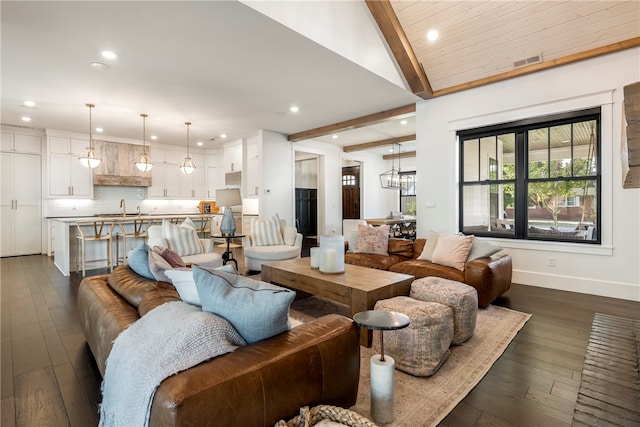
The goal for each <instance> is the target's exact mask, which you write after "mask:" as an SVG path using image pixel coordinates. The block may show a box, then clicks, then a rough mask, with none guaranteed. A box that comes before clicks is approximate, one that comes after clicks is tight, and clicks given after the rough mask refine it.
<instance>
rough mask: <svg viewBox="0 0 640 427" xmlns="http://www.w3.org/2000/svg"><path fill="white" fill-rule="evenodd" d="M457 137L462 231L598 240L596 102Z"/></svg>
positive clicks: (461, 134) (571, 240)
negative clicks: (592, 105)
mask: <svg viewBox="0 0 640 427" xmlns="http://www.w3.org/2000/svg"><path fill="white" fill-rule="evenodd" d="M458 138H459V141H460V229H461V230H462V231H463V233H465V234H476V235H481V236H494V237H507V238H514V239H529V240H550V241H570V242H576V243H599V242H600V235H599V231H598V230H599V229H600V227H599V222H600V199H601V198H600V187H601V186H600V144H599V142H600V109H599V108H597V109H591V110H586V111H579V112H572V113H566V114H560V115H555V116H553V117H545V118H540V119H531V120H524V121H520V122H515V123H508V124H504V125H498V126H491V127H486V128H481V129H472V130H466V131H460V132H458Z"/></svg>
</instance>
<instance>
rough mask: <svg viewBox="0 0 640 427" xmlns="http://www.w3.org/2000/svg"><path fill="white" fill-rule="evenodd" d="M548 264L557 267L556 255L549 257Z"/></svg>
mask: <svg viewBox="0 0 640 427" xmlns="http://www.w3.org/2000/svg"><path fill="white" fill-rule="evenodd" d="M547 266H548V267H555V266H556V259H555V258H554V257H552V256H550V257H549V258H547Z"/></svg>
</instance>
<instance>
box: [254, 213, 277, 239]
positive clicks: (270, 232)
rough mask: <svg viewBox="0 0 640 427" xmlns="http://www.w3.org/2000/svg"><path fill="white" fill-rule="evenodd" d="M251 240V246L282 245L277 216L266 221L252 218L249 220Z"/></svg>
mask: <svg viewBox="0 0 640 427" xmlns="http://www.w3.org/2000/svg"><path fill="white" fill-rule="evenodd" d="M251 239H252V241H253V246H274V245H284V241H283V240H282V234H281V233H280V218H279V217H278V214H275V215H274V216H272V217H271V218H269V219H267V220H260V219H257V218H253V219H252V220H251Z"/></svg>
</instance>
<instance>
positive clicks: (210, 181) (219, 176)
mask: <svg viewBox="0 0 640 427" xmlns="http://www.w3.org/2000/svg"><path fill="white" fill-rule="evenodd" d="M219 158H220V156H219V154H218V153H217V152H216V153H210V152H208V153H207V199H209V200H215V198H216V190H217V189H219V188H224V171H223V167H221V166H220V165H219V164H218V163H219Z"/></svg>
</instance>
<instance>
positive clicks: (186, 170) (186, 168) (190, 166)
mask: <svg viewBox="0 0 640 427" xmlns="http://www.w3.org/2000/svg"><path fill="white" fill-rule="evenodd" d="M180 170H181V171H182V173H183V174H185V175H191V174H192V173H193V172H195V170H196V164H195V163H193V160H191V157H185V159H184V162H182V164H181V165H180Z"/></svg>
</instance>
